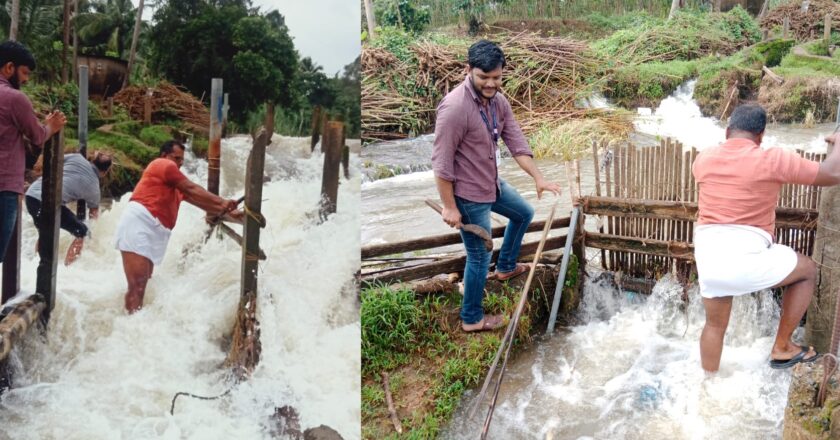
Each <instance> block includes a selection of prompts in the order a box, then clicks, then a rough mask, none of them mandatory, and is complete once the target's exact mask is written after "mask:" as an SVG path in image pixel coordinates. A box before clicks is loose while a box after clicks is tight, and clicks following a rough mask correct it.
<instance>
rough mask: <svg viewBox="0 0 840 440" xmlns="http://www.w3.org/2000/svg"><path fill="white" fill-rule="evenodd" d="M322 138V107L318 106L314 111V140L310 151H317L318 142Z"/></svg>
mask: <svg viewBox="0 0 840 440" xmlns="http://www.w3.org/2000/svg"><path fill="white" fill-rule="evenodd" d="M320 138H321V106H320V105H316V106H315V107H314V108H313V109H312V140H311V142H310V144H311V145H310V147H311V149H310V151H315V146H316V145H318V140H319V139H320Z"/></svg>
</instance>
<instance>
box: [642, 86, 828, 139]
mask: <svg viewBox="0 0 840 440" xmlns="http://www.w3.org/2000/svg"><path fill="white" fill-rule="evenodd" d="M696 84H697V80H689V81H687V82H686V83H684V84H682V85H680V86H679V87H678V88H677V90H676V91H675V92H674V93H673V94H672V95H671V96H669V97H667V98H665V99H664V100H662V102H661V103H660V104H659V107H657V108H656V110H655V111H653V113H652V114H648V111H649V110H650V109H645V111H642V109H639V110H640V111H639V115H638V116H637V117H636V119H635V121H634V126H635V128H636V130H637V131H639V132H642V133H647V134H651V135H654V136H659V137H671V138H674V139H677V140H678V141H680V142H682V143H683V144H684V145H686V146H687V147H696V148H697V149H698V150H702V149H704V148H706V147H709V146H714V145H718V144H720V143H721V142H723V141H724V140H726V124H725V123H724V122H721V121H720V120H719V119H717V118H714V117H706V116H703V114H702V113H701V112H700V107H699V106H698V105H697V102H696V101H694V87H695V85H696ZM833 130H834V124H819V125H817V126H816V127H813V128H807V127H800V126H796V125H792V124H768V126H767V133H766V134H765V136H764V140H763V142H762V146H763V147H782V148H787V149H802V150H806V151H809V152H819V153H824V152H825V140H824V139H825V136H826V135H828V134H830V133H831V132H832V131H833Z"/></svg>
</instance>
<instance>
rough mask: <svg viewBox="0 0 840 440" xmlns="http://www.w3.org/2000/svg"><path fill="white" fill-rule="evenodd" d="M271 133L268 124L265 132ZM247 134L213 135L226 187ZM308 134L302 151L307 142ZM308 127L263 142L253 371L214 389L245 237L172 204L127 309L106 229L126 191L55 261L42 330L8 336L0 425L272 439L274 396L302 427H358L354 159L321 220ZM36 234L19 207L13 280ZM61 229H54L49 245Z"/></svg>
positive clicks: (29, 257)
mask: <svg viewBox="0 0 840 440" xmlns="http://www.w3.org/2000/svg"><path fill="white" fill-rule="evenodd" d="M275 139H277V137H275ZM250 144H251V142H250V138H247V137H236V138H231V139H225V140H223V142H222V157H223V169H222V176H221V186H222V190H221V193H222V195H223V196H225V197H228V198H235V197H238V196H239V195H241V194H242V192H243V189H242V188H243V185H244V175H245V167H246V159H247V155H248V152H249V151H250ZM304 145H305V148H304V147H303V146H304ZM308 148H309V140H308V139H296V138H280V139H279V140H275V142H274V143H273V144H272V145H271V146H269V148H268V150H267V155H266V167H265V169H266V175H267V176H268V177H270V178H271V181H270V182H267V183H266V184H265V186H264V189H263V198H264V199H265V200H264V202H263V204H262V213H263V215H264V216H265V217H266V218H267V220H268V226H267V227H266V228H265V229H263V230H262V232H261V240H260V242H261V247H262V248H263V249H264V250H265V252H266V254H267V255H268V259H267V260H266V261H263V262H261V263H260V269H259V303H258V306H257V307H258V316H257V318H258V320H259V322H260V325H261V329H260V331H261V342H262V357H261V360H260V363H259V365H258V367H257V369H256V371H255V372H254V374H253V376H252V377H251V378H250V379H249V380H247V381H246V382H243V383H240V384H239V385H237V386H236V387H234V388H233V390H232V391H231V393H230V394H229V395H228V396H226V397H224V398H222V399H219V400H213V401H203V400H194V399H190V398H184V397H181V398H179V399H178V401H177V405H176V408H175V414H174V416H173V415H170V414H169V408H170V403H171V401H172V397H173V395H174V394H175V393H176V392H179V391H187V392H190V393H193V394H199V395H216V394H221V393H222V392H224V391H225V390H227V389H228V388H229V387H230V382H227V381H226V379H227V374H226V372H225V370H224V368H223V367H222V362H223V361H224V359H225V356H226V348H224V346H226V345H228V344H229V341H228V339H229V335H230V331H231V329H232V327H233V321H234V318H235V309H236V307H237V304H238V301H239V282H240V261H241V249H240V248H239V247H238V246H237V245H236V244H235V243H233V242H232V241H231V240H229V239H227V238H223V239H221V240H217V239H211V240H210V241H209V242H207V243H206V244H204V245H203V246H202V245H200V243H201V241H202V240H203V236H204V233H205V232H206V229H207V227H206V225H205V223H204V221H203V217H204V215H203V211H201V210H199V209H198V208H195V207H193V206H192V205H188V204H187V203H184V204H182V206H181V210H180V214H179V218H178V224H177V226H176V227H175V229H174V230H173V234H172V238H171V240H170V242H169V246H168V249H167V254H166V258H165V260H164V263H163V264H162V265H161V266H159V267H156V268H155V271H154V274H153V277H152V279H151V280H150V282H149V285H148V287H147V290H146V297H145V301H144V303H145V306H144V308H143V310H141V311H140V312H138V313H136V314H135V315H132V316H128V315H126V313H125V312H124V310H123V295H124V292H125V290H126V281H125V277H124V274H123V270H122V264H121V259H120V253H119V251H117V250H116V249H114V247H113V241H114V238H113V237H114V232H115V230H116V226H117V222H118V221H119V218H120V215H121V214H122V212H123V210H124V209H125V206H126V204H127V203H128V199H129V197H128V196H127V195H126V196H124V197H123V198H122V199H121V200H120V201H118V202H114V204H113V206H112V207H111V209H110V210H106V211H104V212H103V213H102V214H101V216H100V218H99V220H96V221H92V222H91V225H90V226H91V230H92V238H91V239H90V240H88V241H87V242H86V244H85V250H84V252H83V254H82V257H81V258H80V259H79V260H78V261H77V262H76V263H75V264H73V265H72V266H70V267H64V266H63V265H59V268H58V282H57V285H58V293H57V295H56V306H55V309H54V311H53V313H52V317H51V321H50V326H49V329H48V331H47V333H46V337H45V338H42V337H39V336H38V333H37V331H32V330H31V331H30V333H29V334H28V335H27V336H26V337H25V338H24V341H23V343H22V344H21V345H20V346H19V347H17V348H16V349H15V351H14V352H13V355H12V359H11V363H12V365H13V367H14V368H15V370H16V372H15V376H14V387H13V388H12V389H10V390H9V391H7V392H6V393H5V394H4V395H3V396H2V402H0V438H14V439H59V438H60V439H118V438H122V439H141V438H142V439H150V438H161V439H183V438H196V439H231V438H236V439H262V438H271V427H272V424H273V423H274V422H272V421H270V419H269V417H270V416H271V415H272V414H273V413H274V409H275V407H280V406H283V405H291V406H293V407H295V408H296V409H297V410H298V411H299V412H300V422H301V423H300V424H301V427H302V428H303V429H306V428H309V427H313V426H318V425H321V424H325V425H328V426H331V427H332V428H334V429H336V430H337V431H338V432H340V433H341V434H342V436H344V438H346V439H354V438H359V437H360V432H359V423H360V410H359V403H358V402H359V392H360V379H359V368H360V364H359V357H360V352H359V341H360V328H359V322H358V319H359V317H358V316H359V315H358V304H357V296H356V289H355V286H354V284H353V282H352V280H353V274H354V272H355V271H356V270H358V267H359V264H360V262H359V234H358V230H359V202H358V200H359V191H360V181H361V178H360V173H359V172H358V168H359V163H358V162H359V161H358V157H357V156H352V157H351V164H352V168H353V173H352V176H351V179H349V180H342V182H341V186H340V188H339V196H338V209H337V214H335V215H333V216H331V217H330V218H329V220H328V221H326V222H324V223H323V224H317V218H318V214H317V212H318V201H319V197H320V184H321V172H322V167H323V156H322V155H321V154H314V155H312V156H311V157H306V156H308V154H299V153H298V152H299V151H304V150H308ZM189 156H190V157H188V159H187V164H186V165H185V166H184V168H183V171H184V172H185V174H187V175H188V176H189V177H190V178H191V179H192V180H193V181H194V182H199V183H202V184H203V183H204V182H206V176H207V163H206V162H205V161H203V160H198V159H195V158H194V157H192V156H191V155H189ZM36 235H37V232H36V230H35V229H34V227H33V225H32V222H31V219H30V218H29V216H28V215H26V214H24V230H23V236H24V239H23V255H22V270H21V276H22V279H21V286H22V287H23V290H24V291H26V290H27V289H29V290H30V291H31V290H32V287H34V285H35V268H36V266H37V264H38V259H37V257H36V256H35V255H34V244H35V239H36ZM69 243H70V236H69V235H68V234H66V233H62V234H61V240H60V246H59V255H64V254H63V252H65V251H66V249H67V247H68V246H69Z"/></svg>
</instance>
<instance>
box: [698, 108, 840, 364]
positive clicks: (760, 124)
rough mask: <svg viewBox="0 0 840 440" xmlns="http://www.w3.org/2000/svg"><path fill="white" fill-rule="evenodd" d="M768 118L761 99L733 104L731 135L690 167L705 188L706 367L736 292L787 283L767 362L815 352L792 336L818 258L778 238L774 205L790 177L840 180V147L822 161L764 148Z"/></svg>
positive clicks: (713, 360) (715, 355)
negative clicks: (776, 240)
mask: <svg viewBox="0 0 840 440" xmlns="http://www.w3.org/2000/svg"><path fill="white" fill-rule="evenodd" d="M766 123H767V115H766V113H765V111H764V109H763V108H761V107H760V106H758V105H742V106H740V107H738V108H736V109H735V111H734V112H733V113H732V116H731V117H730V118H729V127H727V129H726V142H724V143H723V144H721V145H719V146H716V147H712V148H708V149H706V150H704V151H703V152H701V153H700V155H699V156H697V160H696V161H695V162H694V166H693V173H694V177H695V179H696V180H697V183H698V185H699V187H700V197H699V203H698V204H699V212H698V218H697V228H696V229H695V233H694V256H695V261H696V262H697V275H698V281H699V284H700V294H701V296H702V297H703V305H704V307H705V309H706V324H705V326H704V327H703V333H702V334H701V336H700V361H701V364H702V366H703V369H704V370H706V371H708V372H715V371H717V370H718V368H719V367H720V357H721V352H722V351H723V337H724V334H725V332H726V327H727V325H728V324H729V314H730V311H731V309H732V297H733V296H735V295H742V294H745V293H750V292H756V291H759V290H763V289H768V288H773V287H785V292H784V295H783V297H782V316H781V319H780V321H779V328H778V331H777V332H776V339H775V341H774V343H773V348H772V350H771V353H770V367H772V368H788V367H791V366H793V365H795V364H796V363H799V362H812V361H814V360H815V359H817V357H818V354H817V352H816V351H815V350H814V348H813V347H801V346H799V345H797V344H795V343H793V341H792V340H791V336H792V334H793V331H794V330H795V329H796V327H797V326H798V325H799V321H800V320H801V319H802V316H803V315H804V314H805V311H806V310H807V309H808V304H809V303H810V302H811V296H812V295H813V292H814V287H815V285H816V277H817V267H816V263H814V261H813V260H811V259H810V258H809V257H806V256H805V255H802V254H798V253H796V252H794V251H793V249H791V248H789V247H787V246H782V245H780V244H775V243H773V241H774V239H775V237H774V232H775V221H776V205H777V204H778V199H779V191H780V190H781V187H782V185H783V184H785V183H793V184H800V185H818V186H830V185H837V184H838V183H840V149H838V148H835V149H834V151H832V153H831V154H830V155H829V156H828V157H827V158H826V160H825V161H824V162H822V163H818V162H813V161H809V160H806V159H803V158H801V157H799V155H797V154H796V153H794V152H792V151H786V150H782V149H780V148H770V149H766V150H765V149H762V148H760V147H759V146H760V145H761V141H762V139H763V137H764V128H765V125H766ZM836 139H837V136H836V135H832V136H829V137H828V138H826V141H827V142H831V143H835V142H836ZM835 145H836V144H835Z"/></svg>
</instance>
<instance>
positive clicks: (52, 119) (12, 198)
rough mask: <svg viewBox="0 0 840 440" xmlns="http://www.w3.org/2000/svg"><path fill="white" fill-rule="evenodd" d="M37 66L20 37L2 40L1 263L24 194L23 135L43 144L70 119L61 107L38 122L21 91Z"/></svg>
mask: <svg viewBox="0 0 840 440" xmlns="http://www.w3.org/2000/svg"><path fill="white" fill-rule="evenodd" d="M33 70H35V58H34V57H33V56H32V54H31V53H30V52H29V50H27V49H26V47H25V46H24V45H22V44H20V43H18V42H16V41H6V42H4V43H2V44H0V263H2V262H3V257H5V255H6V248H7V247H8V245H9V240H10V239H11V236H12V230H13V229H14V227H15V222H16V221H17V213H18V206H19V204H18V199H19V198H20V197H21V196H22V195H23V173H24V168H25V166H26V164H25V160H26V151H25V147H24V144H23V139H24V137H25V138H27V139H29V142H30V143H31V144H32V145H43V143H44V141H46V140H47V139H49V137H50V136H52V135H53V134H55V133H58V131H59V130H61V128H62V127H64V124H66V123H67V118H66V117H64V113H61V112H60V111H55V112H52V113H50V114H49V115H47V117H46V119H44V122H43V124H41V123H39V122H38V119H37V118H36V117H35V111H34V110H33V109H32V103H31V102H29V98H27V97H26V95H24V94H23V92H21V91H20V87H21V86H22V85H24V84H26V82H27V81H29V74H30V73H31V72H32V71H33Z"/></svg>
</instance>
